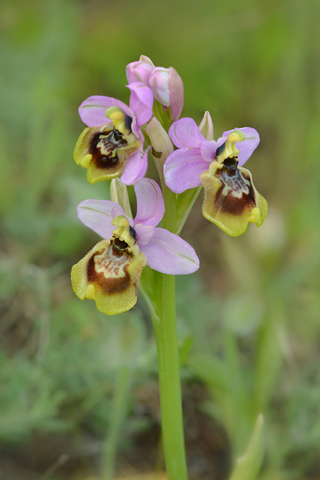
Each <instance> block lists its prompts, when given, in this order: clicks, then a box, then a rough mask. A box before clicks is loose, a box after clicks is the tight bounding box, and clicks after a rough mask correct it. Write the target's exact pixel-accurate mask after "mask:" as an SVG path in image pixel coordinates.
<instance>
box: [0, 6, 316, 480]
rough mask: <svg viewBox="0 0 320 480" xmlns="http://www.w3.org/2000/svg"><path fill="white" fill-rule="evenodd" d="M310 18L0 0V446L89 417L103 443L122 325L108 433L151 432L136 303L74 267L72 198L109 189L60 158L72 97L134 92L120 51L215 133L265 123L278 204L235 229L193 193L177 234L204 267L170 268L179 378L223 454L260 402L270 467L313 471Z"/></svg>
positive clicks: (239, 10)
mask: <svg viewBox="0 0 320 480" xmlns="http://www.w3.org/2000/svg"><path fill="white" fill-rule="evenodd" d="M319 14H320V4H319V2H318V0H309V1H308V2H298V1H296V0H295V1H291V2H289V1H287V0H278V1H277V2H275V1H266V0H263V1H259V2H258V1H256V0H244V1H242V2H241V3H239V2H235V1H233V0H231V1H227V2H218V1H212V0H210V1H209V0H202V1H200V2H192V1H191V0H186V1H182V0H176V1H174V2H172V1H169V0H162V1H161V2H157V3H153V2H148V1H147V0H139V1H138V0H137V1H128V0H127V1H125V0H123V1H120V2H117V3H115V2H102V1H98V0H92V1H88V2H83V1H78V2H75V1H68V2H65V1H63V0H54V1H53V0H47V1H45V2H40V0H30V1H29V2H28V3H25V2H22V0H17V1H16V2H15V3H12V2H10V1H9V0H4V1H3V2H2V6H1V20H0V29H1V34H2V35H1V38H0V46H1V52H2V53H1V59H0V62H1V69H0V71H1V76H0V91H1V95H0V156H1V175H0V213H1V229H2V235H1V253H0V273H1V276H0V286H1V288H0V298H1V316H2V319H1V324H0V345H1V371H0V376H1V381H0V409H1V412H2V414H1V421H0V440H1V443H2V445H3V446H8V445H9V446H11V447H10V448H13V447H12V445H16V444H22V445H23V444H27V443H28V442H29V441H30V439H31V438H32V437H33V436H34V435H35V434H37V433H39V432H49V433H50V432H52V433H54V432H68V433H69V434H70V435H72V436H73V438H78V437H79V436H81V435H82V436H83V438H84V432H86V431H90V432H91V434H92V435H93V436H94V438H97V439H98V440H99V442H100V450H99V449H98V451H97V453H96V455H99V454H100V452H101V450H102V448H103V447H102V445H104V441H105V433H106V432H108V428H109V426H110V420H111V416H112V412H111V405H112V397H113V391H114V385H115V380H116V378H117V372H118V371H119V368H121V365H122V361H123V351H127V349H128V347H127V343H126V342H127V340H125V339H126V338H133V339H134V343H133V345H132V348H129V351H130V352H131V356H130V355H129V357H125V359H124V360H125V361H126V362H129V363H130V365H131V368H132V372H133V379H132V386H131V389H130V393H129V398H128V404H127V411H126V420H125V424H124V425H123V427H122V428H123V432H124V435H123V436H122V437H121V441H120V448H121V449H124V450H125V449H127V448H130V440H129V439H130V438H131V439H132V438H133V437H132V435H133V432H134V430H136V429H138V431H139V429H140V430H141V429H143V428H147V426H146V424H145V419H143V418H141V417H139V415H138V414H134V411H135V407H134V405H135V402H136V397H135V392H136V388H137V387H138V386H139V385H141V384H144V383H147V384H148V382H150V381H153V379H154V378H156V357H155V351H154V345H153V341H152V334H151V327H150V322H149V320H146V316H145V307H144V305H143V302H142V301H141V304H140V307H138V308H137V309H135V310H134V311H133V312H131V313H128V314H127V315H126V316H120V317H111V318H107V319H106V318H104V316H103V315H102V314H100V313H99V312H97V311H96V310H95V308H94V305H92V304H91V302H84V303H82V302H80V301H79V300H78V299H76V298H75V297H74V295H73V292H72V291H71V288H70V283H69V271H70V267H71V265H72V264H73V263H75V262H76V261H77V260H78V259H79V258H81V256H82V255H83V254H84V253H86V252H87V251H88V249H89V248H90V247H91V246H92V245H93V244H94V242H95V241H96V240H97V239H96V236H95V235H94V234H91V233H90V232H89V231H87V230H86V229H85V228H84V227H83V226H82V225H81V224H80V222H79V221H78V219H77V217H76V212H75V207H76V205H77V204H78V203H79V202H80V201H81V200H83V199H86V198H107V195H108V187H107V186H106V185H104V184H96V185H89V184H88V183H87V181H86V178H85V171H84V170H82V169H79V167H77V166H76V165H75V163H74V162H73V160H72V151H73V147H74V144H75V141H76V139H77V137H78V135H79V134H80V132H81V130H82V128H83V126H82V123H81V121H80V119H79V118H78V115H77V108H78V105H79V104H80V103H81V102H82V101H83V100H84V99H85V98H86V97H87V96H89V95H93V94H102V95H109V96H114V97H117V98H121V99H122V100H124V101H126V100H127V99H128V92H127V91H126V89H125V87H124V86H125V83H126V78H125V65H126V64H127V63H129V62H130V61H134V60H137V59H138V58H139V56H140V54H145V55H148V56H150V57H151V58H152V60H153V61H154V63H155V64H156V65H163V66H169V65H172V66H174V67H175V68H176V69H177V70H178V72H179V73H180V75H181V76H182V78H183V81H184V86H185V108H184V112H183V114H184V116H193V117H194V118H195V119H196V120H197V121H199V120H200V119H201V118H202V115H203V112H204V111H205V110H209V111H210V112H211V114H212V117H213V121H214V126H215V136H216V137H218V136H219V135H220V134H221V133H222V132H223V131H224V130H227V129H230V128H233V127H236V126H238V127H240V126H244V125H249V126H253V127H255V128H257V129H258V130H259V132H260V134H261V144H260V146H259V148H258V150H257V151H256V153H255V155H254V156H253V158H251V159H250V161H249V163H248V168H250V169H251V171H252V173H253V176H254V180H255V185H256V187H257V188H258V189H259V191H261V193H262V194H263V195H264V196H265V197H266V198H267V199H268V202H269V206H270V212H269V214H268V218H267V220H266V222H265V224H264V225H263V227H261V228H260V229H256V228H255V227H254V226H250V228H249V229H248V232H247V233H246V234H245V235H244V236H243V237H241V238H238V239H231V238H227V237H226V236H225V235H224V234H223V233H221V232H219V231H218V230H217V229H216V228H215V227H213V226H212V225H211V224H208V223H207V222H206V221H205V220H204V219H202V218H201V216H200V215H199V206H200V204H198V211H197V209H196V207H195V209H194V210H193V212H192V214H191V216H190V219H189V220H188V222H187V225H186V228H185V231H184V236H185V238H187V239H188V238H189V240H190V241H191V243H193V245H194V246H195V248H196V249H197V251H198V253H199V256H200V259H201V263H202V268H201V270H200V274H199V276H198V277H197V276H196V275H193V276H191V277H189V278H181V279H178V294H179V296H178V317H179V325H178V326H179V334H180V338H181V352H182V357H181V358H182V363H183V371H182V374H183V379H184V381H185V382H186V383H188V382H194V381H195V379H197V381H201V382H203V383H204V384H205V385H207V386H208V389H209V391H210V392H211V393H212V395H211V397H210V399H207V400H206V402H204V404H203V408H204V410H205V411H206V412H209V414H210V415H211V416H212V417H213V418H215V419H216V420H217V421H218V422H220V423H221V424H222V425H223V427H224V428H225V430H226V431H227V434H228V437H229V439H230V441H231V445H232V448H233V456H237V455H238V454H240V453H243V451H244V449H245V445H246V444H247V441H248V438H249V436H250V432H251V430H252V428H253V423H254V421H255V419H256V416H257V414H258V413H259V412H261V411H262V412H263V413H264V414H265V426H266V431H267V438H266V443H267V456H266V459H265V465H264V471H263V478H264V479H265V480H266V479H268V478H272V479H273V480H274V479H275V478H279V479H284V478H292V479H295V478H299V479H300V478H305V477H306V476H307V475H309V478H316V475H319V471H320V465H319V450H320V422H319V418H320V412H319V405H320V401H319V400H320V392H319V386H318V385H319V369H318V367H317V363H318V350H319V337H320V334H319V332H320V329H319V309H320V296H319V278H320V254H319V241H320V226H319V213H318V210H319V203H320V170H319V167H318V161H319V160H318V159H319V158H320V151H319V150H320V148H319V140H318V139H319V135H318V131H319V129H320V114H319V112H320V109H319V106H320V94H319V88H318V85H319V80H320V66H319V62H318V56H319V40H320V38H319V33H318V19H319ZM126 332H129V337H127V335H128V333H126ZM123 342H124V343H123ZM123 344H124V345H125V347H123V346H121V345H123ZM128 358H129V359H128ZM133 359H134V360H133ZM107 438H108V437H107ZM131 441H132V440H131ZM48 468H49V467H48ZM0 471H1V467H0ZM2 475H5V472H3V471H2ZM3 478H4V479H5V477H3ZM57 478H58V477H57ZM261 478H262V477H261ZM5 480H6V479H5ZM10 480H11V479H10ZM13 480H14V479H13Z"/></svg>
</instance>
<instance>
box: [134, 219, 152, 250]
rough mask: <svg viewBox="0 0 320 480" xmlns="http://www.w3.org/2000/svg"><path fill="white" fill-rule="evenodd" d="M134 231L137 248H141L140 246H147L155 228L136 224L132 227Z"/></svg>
mask: <svg viewBox="0 0 320 480" xmlns="http://www.w3.org/2000/svg"><path fill="white" fill-rule="evenodd" d="M134 231H135V232H136V236H137V243H138V245H139V247H141V245H147V244H148V243H149V242H150V240H151V238H152V237H153V235H154V232H155V228H154V227H152V226H151V225H142V223H138V224H137V225H135V226H134Z"/></svg>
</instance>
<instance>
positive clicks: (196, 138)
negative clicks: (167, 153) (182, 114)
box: [169, 117, 205, 148]
mask: <svg viewBox="0 0 320 480" xmlns="http://www.w3.org/2000/svg"><path fill="white" fill-rule="evenodd" d="M169 135H170V138H171V140H172V141H173V143H174V144H175V146H176V147H178V148H185V147H193V148H196V147H199V146H200V143H202V142H203V141H205V138H204V136H203V135H202V133H201V132H200V130H199V127H198V125H197V124H196V122H195V121H194V120H193V119H192V118H187V117H186V118H181V119H180V120H177V121H176V122H174V123H173V124H172V125H171V127H170V128H169Z"/></svg>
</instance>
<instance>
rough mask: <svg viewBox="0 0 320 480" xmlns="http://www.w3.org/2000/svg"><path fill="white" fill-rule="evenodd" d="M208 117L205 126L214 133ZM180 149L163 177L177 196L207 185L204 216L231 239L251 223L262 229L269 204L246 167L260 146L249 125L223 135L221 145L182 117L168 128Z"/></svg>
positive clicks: (204, 122)
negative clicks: (190, 189) (257, 188)
mask: <svg viewBox="0 0 320 480" xmlns="http://www.w3.org/2000/svg"><path fill="white" fill-rule="evenodd" d="M211 126H212V122H211V118H210V117H209V115H207V119H206V120H205V118H204V121H203V122H202V124H201V128H203V129H204V130H205V129H206V130H207V132H208V136H209V137H211V135H212V128H211ZM169 135H170V137H171V140H172V141H173V143H174V144H175V145H176V147H178V150H175V151H174V152H172V153H171V154H170V155H169V156H168V158H167V160H166V162H165V165H164V177H165V182H166V184H167V185H168V187H169V188H170V189H171V190H172V191H173V192H175V193H182V192H184V191H185V190H187V189H189V188H195V187H198V186H199V185H201V184H202V185H203V186H204V191H205V200H204V203H203V207H202V213H203V215H204V217H205V218H207V219H208V220H209V221H210V222H213V223H215V224H216V225H218V226H219V227H220V228H221V229H222V230H223V231H224V232H226V233H228V235H231V236H234V237H235V236H238V235H241V234H242V233H244V232H245V230H246V229H247V226H248V223H249V222H252V223H255V224H256V225H257V226H258V227H259V226H260V225H262V223H263V222H264V220H265V218H266V215H267V210H268V206H267V202H266V200H265V199H264V198H263V197H262V195H260V194H259V192H258V191H257V190H256V188H255V187H254V185H253V182H252V177H251V173H250V172H249V170H246V169H245V168H243V165H244V164H245V162H246V161H247V160H248V158H249V157H250V156H251V154H252V152H253V151H254V150H255V149H256V147H257V146H258V144H259V141H260V138H259V134H258V132H257V131H256V130H255V129H254V128H251V127H244V128H238V129H233V130H228V131H227V132H224V133H223V135H222V137H221V138H219V139H218V140H217V141H214V140H211V139H210V140H208V139H206V138H205V137H204V136H203V135H202V133H201V131H200V129H199V128H198V126H197V124H196V123H195V121H194V120H192V118H182V119H181V120H178V121H177V122H175V123H174V124H173V125H172V126H171V127H170V129H169Z"/></svg>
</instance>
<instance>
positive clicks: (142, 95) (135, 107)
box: [127, 82, 153, 127]
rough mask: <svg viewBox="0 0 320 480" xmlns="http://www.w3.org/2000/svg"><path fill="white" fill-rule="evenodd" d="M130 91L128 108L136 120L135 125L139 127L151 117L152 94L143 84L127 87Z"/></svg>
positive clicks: (133, 84) (132, 84)
mask: <svg viewBox="0 0 320 480" xmlns="http://www.w3.org/2000/svg"><path fill="white" fill-rule="evenodd" d="M127 87H128V88H129V89H130V91H131V95H130V108H131V109H132V111H133V112H134V114H135V116H136V118H137V125H138V127H141V125H144V124H145V123H147V122H148V121H149V120H150V118H151V117H152V107H153V94H152V91H151V89H150V88H149V87H147V86H146V85H145V84H144V83H141V82H134V83H130V84H129V85H127Z"/></svg>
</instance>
